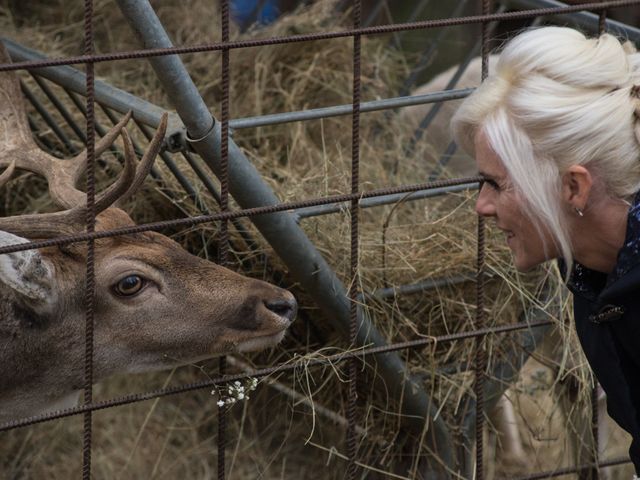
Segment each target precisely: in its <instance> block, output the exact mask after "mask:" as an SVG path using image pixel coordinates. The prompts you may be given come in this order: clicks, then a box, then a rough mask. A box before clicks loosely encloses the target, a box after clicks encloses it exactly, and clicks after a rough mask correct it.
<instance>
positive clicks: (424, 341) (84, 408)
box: [0, 320, 553, 432]
mask: <svg viewBox="0 0 640 480" xmlns="http://www.w3.org/2000/svg"><path fill="white" fill-rule="evenodd" d="M552 324H553V322H552V321H550V320H544V321H538V322H520V323H515V324H511V325H503V326H500V327H488V328H481V329H478V330H471V331H467V332H460V333H452V334H448V335H441V336H438V337H428V338H420V339H418V340H409V341H406V342H400V343H395V344H389V345H385V346H383V347H370V348H362V349H358V350H354V351H348V352H342V353H337V354H335V355H329V356H325V357H322V358H300V359H298V360H296V361H294V362H290V363H285V364H280V365H276V366H274V367H267V368H262V369H256V370H255V371H254V372H252V373H251V374H248V373H238V374H233V375H225V376H223V377H218V378H212V379H210V380H205V381H202V382H197V383H191V384H186V385H178V386H175V387H169V388H164V389H159V390H154V391H150V392H144V393H138V394H130V395H126V396H123V397H118V398H114V399H111V400H104V401H101V402H95V403H90V404H86V405H80V406H78V407H73V408H68V409H65V410H61V411H58V412H51V413H45V414H42V415H38V416H33V417H26V418H21V419H17V420H12V421H9V422H5V423H2V424H0V432H4V431H7V430H13V429H15V428H21V427H26V426H28V425H33V424H36V423H42V422H47V421H50V420H54V419H57V418H64V417H70V416H73V415H78V414H81V413H85V412H89V411H95V410H103V409H105V408H112V407H117V406H120V405H127V404H129V403H137V402H143V401H146V400H152V399H154V398H160V397H167V396H170V395H177V394H181V393H186V392H190V391H193V390H201V389H204V388H211V387H214V386H217V385H224V384H227V383H229V382H234V381H236V380H246V379H249V378H260V377H266V376H268V375H273V374H276V373H282V372H286V371H291V370H296V369H299V368H301V367H304V368H309V367H316V366H327V365H335V364H337V363H339V362H343V361H345V360H348V359H350V358H354V357H355V358H359V359H361V358H362V357H363V356H369V355H379V354H382V353H388V352H395V351H399V350H407V349H411V348H421V347H425V346H428V345H431V344H434V343H438V344H441V343H445V342H455V341H459V340H469V339H472V338H477V337H483V336H486V335H497V334H502V333H509V332H515V331H520V330H530V329H534V328H545V327H547V326H549V325H552Z"/></svg>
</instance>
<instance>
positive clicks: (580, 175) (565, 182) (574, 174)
mask: <svg viewBox="0 0 640 480" xmlns="http://www.w3.org/2000/svg"><path fill="white" fill-rule="evenodd" d="M592 186H593V178H592V177H591V173H590V172H589V170H587V169H586V168H585V167H583V166H582V165H571V166H570V167H569V168H567V170H566V171H565V172H564V174H563V175H562V199H563V200H564V201H565V202H567V204H568V206H569V207H570V208H574V209H578V210H579V211H583V210H584V209H585V207H586V205H587V201H588V200H589V195H590V194H591V187H592Z"/></svg>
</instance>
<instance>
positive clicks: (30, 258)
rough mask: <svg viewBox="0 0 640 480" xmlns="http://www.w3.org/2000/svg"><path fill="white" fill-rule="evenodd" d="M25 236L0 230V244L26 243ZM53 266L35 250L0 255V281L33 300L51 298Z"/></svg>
mask: <svg viewBox="0 0 640 480" xmlns="http://www.w3.org/2000/svg"><path fill="white" fill-rule="evenodd" d="M28 242H29V240H27V239H26V238H22V237H18V236H17V235H14V234H12V233H8V232H4V231H1V230H0V246H3V245H14V244H16V243H28ZM53 276H54V272H53V266H52V265H51V263H50V262H49V261H48V260H46V259H45V258H44V257H43V256H42V255H41V254H40V252H38V251H37V250H24V251H21V252H13V253H5V254H3V255H0V282H2V283H4V284H5V285H7V286H8V287H10V288H12V289H13V290H14V291H15V292H16V293H19V294H21V295H24V296H25V297H28V298H30V299H31V300H35V301H42V302H46V301H47V300H50V299H51V295H52V286H53Z"/></svg>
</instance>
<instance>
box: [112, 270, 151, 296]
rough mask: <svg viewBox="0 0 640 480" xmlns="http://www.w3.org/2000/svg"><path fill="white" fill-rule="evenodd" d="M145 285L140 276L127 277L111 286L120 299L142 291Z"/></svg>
mask: <svg viewBox="0 0 640 480" xmlns="http://www.w3.org/2000/svg"><path fill="white" fill-rule="evenodd" d="M145 283H146V280H145V279H144V278H142V277H141V276H140V275H129V276H128V277H124V278H123V279H122V280H120V281H119V282H118V283H116V284H115V285H114V286H113V290H114V292H115V293H116V294H117V295H119V296H121V297H131V296H132V295H135V294H136V293H138V292H139V291H140V290H142V287H144V285H145Z"/></svg>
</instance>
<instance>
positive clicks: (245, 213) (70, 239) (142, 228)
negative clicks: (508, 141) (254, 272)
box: [0, 177, 480, 255]
mask: <svg viewBox="0 0 640 480" xmlns="http://www.w3.org/2000/svg"><path fill="white" fill-rule="evenodd" d="M479 181H480V177H464V178H455V179H452V180H439V181H436V182H429V183H419V184H416V185H402V186H399V187H391V188H382V189H376V190H369V191H366V192H360V193H345V194H343V195H332V196H329V197H324V198H314V199H312V200H301V201H299V202H287V203H279V204H274V205H266V206H264V207H254V208H245V209H242V210H235V211H226V212H220V213H214V214H211V215H199V216H195V217H189V218H180V219H176V220H165V221H161V222H152V223H144V224H141V225H135V226H131V227H122V228H114V229H112V230H108V231H107V230H105V231H96V232H92V233H78V234H76V235H72V236H61V237H58V238H53V239H48V240H37V241H34V242H27V243H17V244H14V245H3V246H2V247H0V255H3V254H5V253H12V252H21V251H24V250H33V249H35V248H45V247H52V246H54V245H68V244H71V243H77V242H87V241H89V240H95V239H98V238H109V237H117V236H119V235H131V234H134V233H142V232H150V231H161V230H163V229H165V228H173V227H179V226H194V225H199V224H201V223H207V222H214V221H219V220H231V219H234V218H241V217H257V216H259V215H267V214H270V213H274V212H286V211H291V210H296V209H298V208H304V207H309V206H312V205H327V204H330V203H338V202H349V201H352V200H357V199H363V198H371V197H376V196H383V195H390V194H395V193H409V192H417V191H419V190H426V189H429V188H440V187H441V186H448V185H460V184H464V183H471V182H479Z"/></svg>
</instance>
